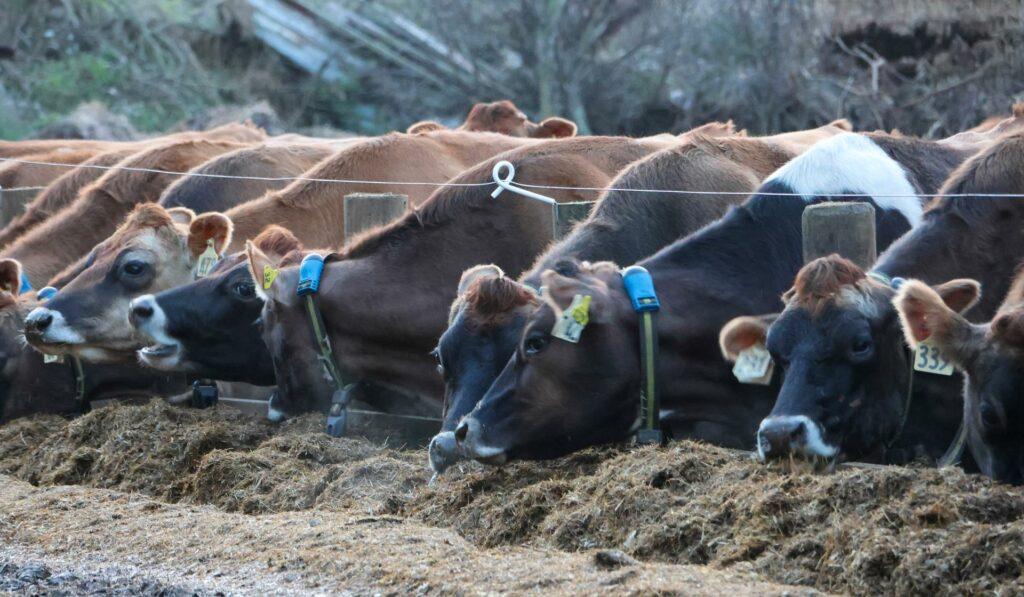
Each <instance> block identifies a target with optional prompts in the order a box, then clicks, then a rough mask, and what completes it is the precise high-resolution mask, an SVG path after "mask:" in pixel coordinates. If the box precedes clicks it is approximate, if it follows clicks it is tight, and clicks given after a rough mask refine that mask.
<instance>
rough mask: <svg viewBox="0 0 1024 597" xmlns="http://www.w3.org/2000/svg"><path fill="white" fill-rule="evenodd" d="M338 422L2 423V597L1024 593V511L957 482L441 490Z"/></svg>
mask: <svg viewBox="0 0 1024 597" xmlns="http://www.w3.org/2000/svg"><path fill="white" fill-rule="evenodd" d="M321 425H322V418H320V417H314V416H308V417H303V418H300V419H297V420H294V421H290V422H288V423H286V424H284V425H280V426H272V425H270V424H268V423H265V422H262V421H257V420H254V419H250V418H246V417H244V416H241V415H239V414H238V413H237V412H235V411H232V410H230V409H226V408H218V409H216V410H210V411H196V410H187V409H178V408H173V407H170V406H167V405H164V404H162V403H152V404H149V405H142V406H128V405H122V406H115V407H109V408H103V409H99V410H97V411H94V412H92V413H90V414H88V415H86V416H84V417H81V418H79V419H76V420H74V421H71V422H67V421H64V420H62V419H59V418H55V417H37V418H33V419H27V420H21V421H16V422H13V423H10V424H8V425H5V426H3V427H0V474H3V475H5V476H3V478H2V479H0V545H2V546H0V589H3V588H5V587H6V588H10V589H11V590H32V591H37V592H46V591H50V590H65V591H68V590H70V591H71V592H81V590H80V589H81V587H90V586H91V587H104V588H105V589H106V590H109V591H115V590H127V591H128V592H131V593H138V592H141V593H153V594H176V593H178V592H181V593H183V594H190V593H192V592H195V591H199V592H217V591H228V592H243V593H274V592H289V591H294V590H300V589H301V590H312V591H314V592H317V591H324V592H336V591H343V590H344V591H351V592H356V593H371V592H385V593H391V592H394V593H410V592H417V593H434V592H453V591H454V592H467V593H492V592H508V591H511V592H542V591H543V592H546V593H547V592H556V593H568V592H580V591H596V590H601V591H609V590H611V591H613V592H618V593H638V592H640V593H648V592H654V591H657V592H660V591H670V592H683V593H688V594H693V593H697V594H701V593H715V594H721V593H725V592H732V591H741V592H743V593H751V592H755V593H774V592H789V593H790V594H796V593H799V594H802V593H805V592H809V591H811V590H812V589H813V590H818V591H825V592H837V593H852V594H872V595H874V594H905V593H934V594H962V593H979V592H989V591H997V592H1004V593H1019V592H1021V591H1024V492H1022V491H1021V490H1019V489H1017V488H1012V487H1006V486H1002V485H998V484H994V483H991V482H990V481H988V480H986V479H984V478H981V477H977V476H970V475H965V474H963V473H962V472H960V471H959V470H956V469H945V470H934V469H924V468H920V469H913V468H904V467H876V468H854V469H845V470H840V471H839V472H836V473H831V474H813V473H808V472H783V471H780V470H774V469H770V468H767V467H764V466H762V465H760V464H758V463H756V462H753V461H751V460H750V459H749V457H746V456H743V455H740V454H737V453H735V452H731V451H727V450H721V449H717V448H713V447H709V446H706V445H701V444H695V443H690V442H681V443H677V444H673V445H671V446H669V447H667V448H651V447H648V448H631V447H626V446H611V447H606V448H600V449H591V450H586V451H583V452H580V453H578V454H575V455H573V456H570V457H567V458H563V459H559V460H555V461H551V462H543V463H517V464H513V465H511V466H508V467H504V468H501V469H491V468H485V467H482V466H480V465H476V464H465V465H461V466H457V467H454V468H453V469H451V470H449V471H448V472H447V473H445V475H444V476H442V477H441V478H439V479H437V480H436V481H435V482H434V483H432V484H428V480H429V478H430V471H429V468H428V466H427V463H426V455H425V453H424V451H422V450H418V451H403V450H394V449H390V448H386V447H380V446H375V445H372V444H370V443H368V442H366V441H363V440H356V439H332V438H330V437H327V436H326V435H324V434H323V433H321V432H320V429H321V428H322V427H321ZM69 587H70V588H69ZM75 587H77V588H78V589H79V590H73V589H74V588H75ZM126 587H127V589H126Z"/></svg>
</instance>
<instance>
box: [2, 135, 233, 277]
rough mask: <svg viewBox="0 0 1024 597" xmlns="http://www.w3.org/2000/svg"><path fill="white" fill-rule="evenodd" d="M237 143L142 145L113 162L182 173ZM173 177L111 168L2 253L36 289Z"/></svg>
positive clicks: (157, 194)
mask: <svg viewBox="0 0 1024 597" xmlns="http://www.w3.org/2000/svg"><path fill="white" fill-rule="evenodd" d="M242 147H245V145H244V144H240V143H237V142H229V141H207V140H195V141H182V142H176V143H169V144H162V145H158V146H156V147H151V148H149V149H145V150H143V151H141V152H139V153H136V154H132V155H131V156H130V157H128V158H125V159H124V160H123V161H121V162H120V163H119V164H118V165H119V166H124V167H129V168H153V169H159V170H164V171H168V172H186V171H188V170H189V169H190V168H191V167H193V166H196V165H198V164H201V163H203V162H206V161H207V160H209V159H211V158H213V157H215V156H218V155H220V154H223V153H226V152H228V151H233V150H235V149H240V148H242ZM177 178H178V175H176V174H163V173H155V172H137V171H132V170H120V169H118V170H111V171H109V172H107V173H106V174H104V175H103V176H102V177H100V178H99V179H98V180H96V181H95V182H94V183H92V184H90V185H89V186H87V187H85V188H83V189H82V190H81V192H80V193H79V197H78V198H77V199H76V200H75V201H74V202H73V203H72V204H71V205H70V206H68V207H67V208H66V209H64V210H62V211H61V212H60V213H59V214H57V215H56V216H54V217H52V218H50V219H49V220H47V221H45V222H43V223H42V224H40V225H39V226H37V227H35V228H34V229H32V230H30V231H29V232H28V233H27V234H25V235H24V236H22V237H21V238H19V239H17V240H16V241H15V242H14V243H13V244H11V245H10V246H9V247H7V248H6V249H5V250H4V251H3V257H9V258H13V259H17V260H18V261H20V262H21V263H22V265H23V266H24V269H25V273H26V274H27V275H28V277H29V280H30V281H31V283H32V285H33V286H37V287H38V286H39V285H42V284H43V283H45V282H46V281H47V280H49V279H50V278H51V277H53V276H54V275H55V274H57V273H58V272H60V271H61V270H63V269H65V268H66V267H67V266H68V264H72V263H75V262H76V261H77V260H78V259H80V258H81V257H82V256H83V255H86V253H88V252H89V250H90V249H92V248H93V246H95V245H96V243H98V242H100V241H101V240H103V239H104V238H105V237H106V236H108V235H110V234H111V233H112V232H113V231H114V229H115V228H116V226H117V222H118V221H120V220H121V219H122V218H124V217H125V216H126V215H127V214H128V213H129V212H130V211H131V210H132V208H133V207H134V206H135V205H137V204H139V203H146V202H155V201H157V199H159V197H160V193H162V192H163V190H164V189H165V188H167V186H169V185H170V184H171V183H172V182H174V181H175V180H176V179H177Z"/></svg>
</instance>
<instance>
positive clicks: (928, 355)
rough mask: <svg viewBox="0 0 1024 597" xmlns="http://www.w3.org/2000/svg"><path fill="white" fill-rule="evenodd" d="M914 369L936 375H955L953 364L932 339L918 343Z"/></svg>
mask: <svg viewBox="0 0 1024 597" xmlns="http://www.w3.org/2000/svg"><path fill="white" fill-rule="evenodd" d="M914 371H920V372H921V373H932V374H935V375H953V371H955V369H954V368H953V364H952V363H950V362H949V361H947V360H946V358H945V357H944V356H942V351H941V350H939V347H938V346H935V345H934V344H932V342H931V341H930V340H922V341H921V342H919V343H918V344H917V351H916V352H915V353H914Z"/></svg>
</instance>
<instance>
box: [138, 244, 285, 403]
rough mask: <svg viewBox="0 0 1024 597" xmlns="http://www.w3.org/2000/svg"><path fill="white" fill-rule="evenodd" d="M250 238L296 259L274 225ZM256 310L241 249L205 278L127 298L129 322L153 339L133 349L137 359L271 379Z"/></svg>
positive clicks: (263, 381) (259, 302) (278, 257)
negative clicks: (149, 343)
mask: <svg viewBox="0 0 1024 597" xmlns="http://www.w3.org/2000/svg"><path fill="white" fill-rule="evenodd" d="M252 242H253V244H254V245H255V246H256V247H257V248H258V249H259V250H260V251H262V252H263V253H265V254H266V255H268V256H270V257H271V258H273V259H274V260H275V261H279V262H280V261H283V260H284V259H285V258H286V257H287V256H289V255H292V256H294V258H295V259H297V258H298V257H297V255H298V254H299V253H300V252H301V250H302V245H301V244H300V243H299V241H298V239H296V238H295V236H294V235H293V234H292V233H291V232H289V231H288V230H285V229H284V228H281V227H280V226H273V225H272V226H269V227H267V229H266V230H264V231H263V232H261V233H260V234H259V235H258V236H257V237H256V238H255V239H253V241H252ZM262 310H263V299H262V298H260V295H258V294H257V292H256V285H255V283H254V282H253V278H252V275H251V274H250V273H249V261H248V259H247V257H246V254H245V253H244V252H239V253H236V254H234V255H230V256H228V257H225V258H224V259H223V260H221V261H220V262H219V263H218V264H217V266H216V267H215V268H214V269H213V270H212V271H211V272H210V274H209V275H208V276H206V277H205V278H201V279H199V280H196V281H194V282H191V283H189V284H185V285H183V286H179V287H177V288H172V289H169V290H165V291H163V292H161V293H159V294H156V295H152V294H147V295H144V296H141V297H139V298H137V299H135V300H133V301H132V303H131V313H132V316H131V321H132V324H133V325H134V326H135V328H136V329H137V330H138V331H139V332H140V333H141V334H142V335H144V336H145V337H147V338H149V339H150V340H151V341H153V342H154V344H152V345H151V346H147V347H146V348H143V349H142V350H140V351H139V353H138V354H139V360H141V361H142V363H143V364H145V365H147V366H149V367H153V368H156V369H160V370H163V371H183V372H188V373H191V374H194V375H196V376H198V377H208V378H213V379H220V380H225V381H243V382H248V383H254V384H259V385H273V383H274V369H273V365H272V364H271V361H270V353H268V352H267V348H266V346H265V345H264V344H263V338H262V337H261V336H260V332H259V327H258V325H257V324H258V320H259V317H260V312H261V311H262Z"/></svg>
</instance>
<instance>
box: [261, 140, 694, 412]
mask: <svg viewBox="0 0 1024 597" xmlns="http://www.w3.org/2000/svg"><path fill="white" fill-rule="evenodd" d="M460 134H463V135H466V134H479V133H460ZM676 143H678V140H677V139H675V138H673V137H668V136H665V137H658V138H652V139H629V138H621V137H581V138H575V139H559V140H552V141H544V142H539V143H537V144H533V145H531V146H528V147H524V148H521V149H517V150H514V151H510V152H507V153H504V154H501V155H499V156H496V157H494V158H493V159H491V160H488V161H485V162H483V163H481V164H478V165H477V166H475V167H473V168H471V169H470V170H468V171H466V172H464V173H463V174H461V175H459V176H458V177H456V178H454V179H453V180H452V182H453V183H456V184H457V185H469V186H448V187H444V188H442V189H439V190H437V191H436V192H435V193H434V194H433V195H432V196H431V197H430V199H428V200H427V201H425V202H424V203H423V205H421V206H420V207H419V208H417V209H415V210H413V211H411V212H409V213H407V214H406V215H405V216H404V217H402V218H401V219H399V220H397V221H395V222H393V223H392V224H390V225H387V226H384V227H381V228H379V229H377V230H374V231H372V232H370V233H368V234H366V235H364V236H362V237H361V238H359V239H356V240H354V241H352V242H350V243H348V244H347V245H346V246H345V247H344V248H343V249H341V251H340V252H339V253H338V255H336V256H334V257H332V258H331V260H330V262H329V263H328V264H327V266H326V267H325V269H324V272H323V279H322V282H321V285H320V292H319V301H320V306H321V309H322V311H323V316H324V319H325V320H326V325H327V328H328V332H329V335H330V339H331V344H332V346H333V348H334V354H335V355H336V358H337V359H338V363H337V364H338V365H339V366H340V367H341V368H342V369H343V370H345V372H346V374H347V375H348V376H349V377H351V378H352V379H353V380H354V381H379V382H381V383H387V384H390V385H392V386H394V387H396V388H398V389H402V390H405V391H407V392H412V393H415V394H417V395H420V396H423V397H427V398H428V399H430V400H433V401H434V403H435V404H436V405H437V406H438V407H439V406H440V398H441V395H442V390H443V388H442V386H441V384H440V383H439V382H440V380H439V379H438V378H437V376H436V373H435V372H434V364H433V362H432V358H431V357H430V356H429V353H430V351H431V349H432V348H433V347H434V346H435V345H436V343H437V337H438V336H439V335H440V334H441V332H442V331H444V326H445V321H446V314H447V312H448V307H449V306H450V305H451V302H452V300H453V299H454V298H455V291H456V286H457V283H458V280H459V277H460V275H461V274H462V272H463V270H465V269H466V268H467V267H469V266H471V265H473V264H474V263H480V262H493V263H495V264H497V265H498V266H500V267H501V268H502V269H504V270H505V271H508V272H511V273H513V274H516V273H518V272H520V271H522V270H524V269H525V268H526V267H528V266H529V263H530V261H531V260H532V259H534V258H535V256H536V255H537V254H538V253H539V252H540V251H541V250H542V249H543V248H544V247H545V246H546V245H547V244H548V243H549V242H550V241H551V221H550V214H551V210H550V207H549V206H548V205H546V204H543V203H540V202H537V201H532V200H530V199H526V198H524V197H520V196H519V195H516V194H514V193H511V192H506V193H505V194H503V195H501V196H500V197H499V198H497V199H495V198H494V197H492V196H491V191H493V190H494V185H493V183H492V182H491V181H492V179H491V171H492V169H493V167H494V166H495V164H496V163H497V162H499V161H501V160H508V161H510V162H512V163H513V164H514V166H515V168H516V173H517V174H516V180H517V181H519V182H521V183H524V184H539V185H549V186H550V185H557V186H563V187H586V188H603V187H605V186H607V184H608V182H609V181H610V180H611V178H612V177H613V176H614V175H615V174H616V173H617V172H618V171H619V170H621V169H622V168H624V167H625V166H626V165H627V164H629V163H631V162H633V161H635V160H637V159H639V158H641V157H644V156H645V155H648V154H650V153H653V152H655V151H657V150H660V149H664V148H665V147H668V146H671V145H674V144H676ZM595 195H597V193H596V192H595V191H589V190H579V191H577V190H573V189H569V188H566V189H554V192H552V193H551V196H552V197H553V198H554V199H555V200H557V201H581V200H588V199H590V200H593V199H594V198H595ZM300 239H301V236H300ZM249 254H250V263H251V266H252V269H253V273H254V278H255V279H256V280H257V282H259V284H257V290H258V291H260V292H261V293H262V294H263V295H264V297H265V299H266V303H265V305H264V308H263V315H262V319H261V320H262V324H263V338H264V341H265V342H266V343H267V346H268V348H269V350H270V353H271V356H272V357H273V359H274V367H275V372H276V377H277V385H278V392H279V393H278V399H277V401H276V402H277V403H278V404H279V405H280V409H281V410H284V411H286V412H288V413H296V412H302V411H304V410H310V409H315V408H323V407H326V404H327V401H328V400H329V398H330V396H331V393H332V388H331V387H330V384H329V382H328V381H327V380H325V379H324V375H323V371H322V366H321V364H320V360H319V355H320V353H319V352H318V351H317V350H316V349H315V347H314V345H313V342H312V341H311V338H310V330H309V320H308V315H307V312H306V309H305V307H304V303H303V302H302V301H301V300H300V299H299V297H297V296H296V294H295V288H296V283H297V281H298V271H297V268H285V269H281V270H280V274H279V275H277V277H276V280H275V281H274V282H273V283H272V284H270V285H268V287H267V288H263V287H262V281H263V280H264V274H263V272H264V269H265V268H266V267H270V268H271V269H273V267H274V266H273V264H271V263H268V260H267V259H266V257H265V256H263V255H262V253H261V252H260V251H258V250H255V248H253V249H251V250H250V251H249ZM438 410H439V409H438Z"/></svg>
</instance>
